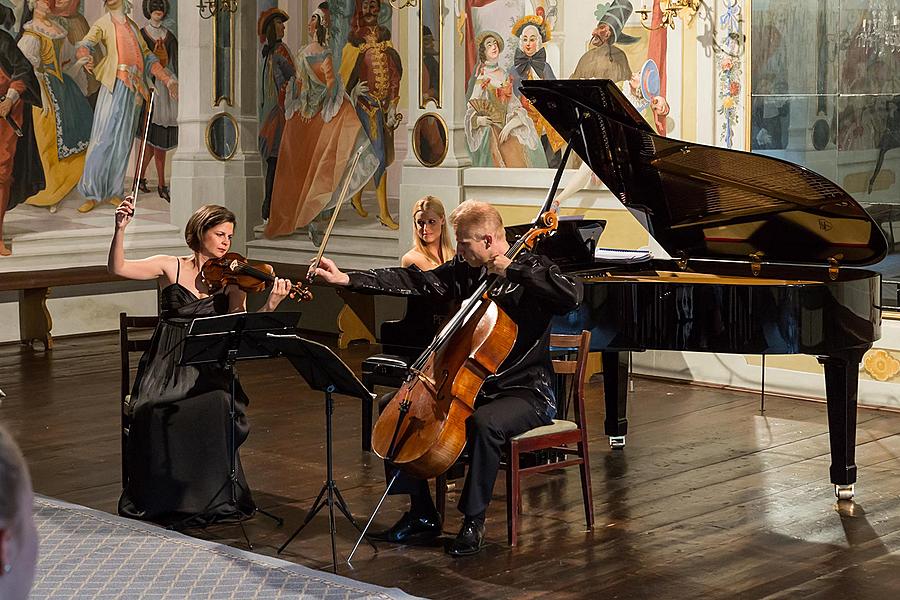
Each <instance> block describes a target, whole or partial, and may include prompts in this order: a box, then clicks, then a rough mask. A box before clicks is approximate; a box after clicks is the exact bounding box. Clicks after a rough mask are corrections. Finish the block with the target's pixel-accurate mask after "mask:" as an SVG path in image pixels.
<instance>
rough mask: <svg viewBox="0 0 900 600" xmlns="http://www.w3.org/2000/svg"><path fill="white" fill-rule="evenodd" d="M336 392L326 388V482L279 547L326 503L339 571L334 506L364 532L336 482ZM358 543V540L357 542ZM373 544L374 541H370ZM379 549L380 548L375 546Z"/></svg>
mask: <svg viewBox="0 0 900 600" xmlns="http://www.w3.org/2000/svg"><path fill="white" fill-rule="evenodd" d="M333 392H334V386H333V385H330V386H328V388H326V390H325V477H326V479H325V483H324V484H322V489H321V490H319V495H318V496H316V501H315V502H313V505H312V508H310V509H309V512H308V513H307V514H306V518H305V519H304V520H303V523H301V524H300V527H298V528H297V530H296V531H294V533H293V534H291V537H289V538H288V539H287V541H286V542H285V543H284V544H282V545H281V547H280V548H279V549H278V554H281V553H282V552H284V549H285V548H287V547H288V544H290V543H291V542H292V541H293V540H294V538H295V537H297V535H298V534H299V533H300V532H301V531H303V528H304V527H306V526H307V525H308V524H309V522H310V521H312V520H313V517H315V516H316V514H318V512H319V511H320V510H322V508H323V507H324V506H325V505H328V527H329V531H330V534H331V561H332V563H331V566H332V570H333V571H334V572H335V573H337V549H336V546H335V540H334V535H335V523H334V507H335V506H337V508H338V510H340V511H341V512H342V513H343V514H344V516H345V517H346V518H347V520H348V521H350V523H351V524H352V525H353V526H354V527H355V528H356V530H357V531H359V532H360V533H363V529H362V528H361V527H360V526H359V523H357V522H356V519H354V518H353V515H352V514H350V509H349V508H347V503H346V502H345V501H344V497H343V496H341V491H340V490H339V489H338V487H337V484H335V482H334V450H333V439H332V415H333V414H334V400H333V398H332V396H331V394H332V393H333ZM357 543H358V542H357ZM369 543H370V544H372V542H369ZM372 547H373V548H375V544H372ZM375 550H376V551H377V550H378V549H377V548H375Z"/></svg>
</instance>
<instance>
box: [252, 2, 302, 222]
mask: <svg viewBox="0 0 900 600" xmlns="http://www.w3.org/2000/svg"><path fill="white" fill-rule="evenodd" d="M288 19H290V17H289V16H288V14H287V13H286V12H284V11H283V10H281V9H280V8H268V9H266V10H264V11H263V12H262V14H260V15H259V19H258V20H257V22H256V33H257V34H258V35H259V43H261V44H262V45H263V47H262V58H261V62H260V66H259V70H258V73H259V82H258V88H257V94H258V96H257V101H256V103H257V106H256V113H257V114H256V116H257V119H258V120H259V138H258V143H259V156H260V158H261V159H262V161H263V168H264V169H265V172H266V189H265V197H264V198H263V205H262V218H263V219H268V218H269V211H270V207H271V204H272V190H273V188H274V185H275V172H276V168H277V166H278V154H279V151H280V149H281V136H282V134H283V133H284V121H285V119H284V94H285V89H286V88H287V83H288V81H290V80H291V79H292V78H293V77H294V75H296V73H297V68H296V66H295V65H294V59H293V57H292V56H291V49H290V48H288V46H287V44H285V43H284V42H283V41H282V39H283V38H284V23H285V21H287V20H288Z"/></svg>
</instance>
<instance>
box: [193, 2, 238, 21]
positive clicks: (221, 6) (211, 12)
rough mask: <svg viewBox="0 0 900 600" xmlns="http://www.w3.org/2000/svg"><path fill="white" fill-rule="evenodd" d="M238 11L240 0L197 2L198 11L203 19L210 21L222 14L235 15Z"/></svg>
mask: <svg viewBox="0 0 900 600" xmlns="http://www.w3.org/2000/svg"><path fill="white" fill-rule="evenodd" d="M237 9H238V0H197V11H198V12H199V13H200V18H201V19H209V18H211V17H214V16H215V15H217V14H218V13H221V12H229V13H231V14H234V13H236V12H237Z"/></svg>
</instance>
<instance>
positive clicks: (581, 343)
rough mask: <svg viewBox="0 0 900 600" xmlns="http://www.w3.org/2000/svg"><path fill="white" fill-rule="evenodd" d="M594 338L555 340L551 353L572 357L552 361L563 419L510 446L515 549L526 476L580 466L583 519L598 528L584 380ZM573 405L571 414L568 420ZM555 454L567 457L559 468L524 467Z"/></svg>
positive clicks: (510, 522) (510, 530)
mask: <svg viewBox="0 0 900 600" xmlns="http://www.w3.org/2000/svg"><path fill="white" fill-rule="evenodd" d="M590 344H591V333H590V332H589V331H582V332H581V334H580V335H563V334H552V335H551V336H550V347H551V351H553V352H554V353H559V352H565V351H574V357H573V355H572V354H573V353H572V352H568V353H567V354H566V355H565V356H563V357H557V358H553V360H552V363H553V370H554V372H555V373H556V374H557V376H558V377H559V379H560V380H561V382H562V384H563V385H560V386H559V388H560V390H561V393H560V395H561V396H563V397H564V398H565V400H566V401H565V402H564V403H562V405H561V406H560V411H559V415H558V416H559V417H560V418H558V419H554V420H553V423H552V424H550V425H544V426H542V427H537V428H535V429H532V430H530V431H526V432H525V433H521V434H519V435H517V436H515V437H514V438H512V439H511V440H510V441H509V443H508V444H507V445H506V449H505V455H506V460H505V461H504V463H503V468H504V469H505V471H506V527H507V539H508V541H509V545H510V546H515V545H517V544H518V527H519V515H520V513H521V512H522V493H521V481H522V477H524V476H525V475H530V474H532V473H541V472H545V471H555V470H557V469H562V468H564V467H570V466H575V465H578V467H579V470H580V471H581V493H582V500H583V501H584V519H585V523H586V525H587V527H588V529H591V530H592V529H593V528H594V501H593V498H592V496H591V468H590V458H589V456H588V442H587V427H586V419H585V412H584V379H585V373H586V371H587V359H588V352H589V351H590V350H589V349H590ZM569 401H571V409H572V411H571V412H572V414H571V416H570V417H569V416H568V410H567V408H568V404H569ZM541 450H549V451H551V453H552V454H551V455H552V456H556V457H562V459H561V460H558V461H555V462H547V461H537V464H533V465H530V466H524V465H523V463H522V461H521V458H522V456H521V455H522V454H523V453H527V452H532V453H533V452H537V451H541ZM460 465H461V463H457V464H456V465H454V466H453V467H451V470H450V473H452V474H451V475H449V477H450V478H454V477H458V476H459V475H460V469H459V468H458V467H459V466H460ZM447 477H448V475H442V476H440V477H438V478H437V481H436V488H437V489H436V496H437V498H436V504H437V508H438V512H439V513H440V514H441V517H443V516H444V508H445V506H446V498H445V496H446V492H447Z"/></svg>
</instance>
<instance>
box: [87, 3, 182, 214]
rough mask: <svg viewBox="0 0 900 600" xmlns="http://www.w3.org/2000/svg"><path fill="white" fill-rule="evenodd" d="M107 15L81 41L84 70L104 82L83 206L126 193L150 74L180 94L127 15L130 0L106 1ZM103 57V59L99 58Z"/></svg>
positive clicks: (113, 199) (116, 198) (172, 93)
mask: <svg viewBox="0 0 900 600" xmlns="http://www.w3.org/2000/svg"><path fill="white" fill-rule="evenodd" d="M104 2H105V4H106V10H107V12H106V14H105V15H103V16H102V17H100V18H99V19H97V21H96V22H95V23H94V24H93V25H92V26H91V29H90V31H88V34H87V35H86V36H84V39H83V40H81V42H79V44H78V52H77V56H78V57H79V58H83V57H88V61H87V63H86V64H85V65H84V68H85V69H86V70H87V71H88V72H89V73H93V74H94V76H95V77H96V78H97V80H98V81H99V82H100V83H101V84H102V85H103V87H102V89H101V90H100V92H99V97H98V98H97V106H96V108H95V109H94V124H93V127H92V129H91V143H90V146H89V147H88V151H87V158H86V160H85V165H84V174H83V175H82V177H81V182H80V183H79V184H78V189H79V190H80V191H81V193H82V194H83V195H84V197H85V198H86V200H85V202H84V204H82V205H81V206H80V207H79V208H78V210H79V211H80V212H88V211H90V210H92V209H93V208H94V207H95V206H96V205H97V203H98V202H102V201H104V200H108V201H110V202H112V203H114V204H118V203H119V201H120V200H121V198H122V197H123V196H124V187H125V171H126V169H127V168H128V157H129V155H130V154H131V147H132V143H133V140H134V134H135V132H136V131H137V128H138V123H139V121H140V115H141V107H142V105H143V103H144V102H145V101H146V100H148V99H149V97H150V93H149V88H148V85H147V78H148V77H149V76H150V75H153V76H154V77H156V78H157V79H159V80H160V81H162V83H163V84H164V85H165V86H166V91H167V92H168V94H169V95H170V96H171V97H173V98H175V97H177V96H178V80H177V79H176V78H175V76H174V75H172V73H171V72H169V71H168V70H167V69H166V68H165V67H163V66H162V65H161V64H160V62H159V59H158V58H157V57H156V55H155V54H153V52H151V51H150V49H149V48H148V47H147V44H146V43H145V42H144V38H143V37H142V36H141V32H140V29H139V28H138V26H137V23H135V22H134V21H132V20H131V18H129V17H128V15H127V14H126V13H127V12H128V11H129V10H130V9H131V5H130V3H129V2H128V0H104ZM101 55H102V58H100V56H101Z"/></svg>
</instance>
